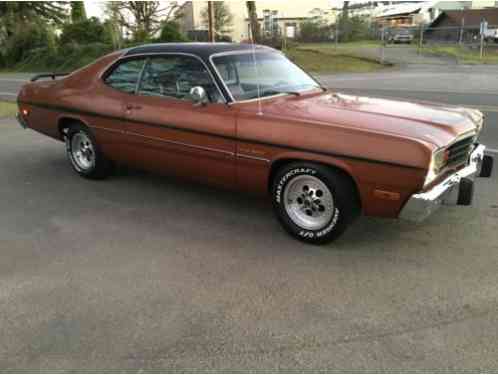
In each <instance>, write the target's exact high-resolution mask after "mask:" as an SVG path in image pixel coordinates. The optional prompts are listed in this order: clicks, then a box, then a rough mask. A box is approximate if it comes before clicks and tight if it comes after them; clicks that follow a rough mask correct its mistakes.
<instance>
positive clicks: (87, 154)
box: [71, 131, 96, 171]
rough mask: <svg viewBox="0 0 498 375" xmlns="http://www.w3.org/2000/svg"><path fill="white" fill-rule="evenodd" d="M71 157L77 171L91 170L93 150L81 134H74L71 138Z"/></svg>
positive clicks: (89, 142) (93, 158)
mask: <svg viewBox="0 0 498 375" xmlns="http://www.w3.org/2000/svg"><path fill="white" fill-rule="evenodd" d="M71 156H72V159H73V161H74V163H75V164H76V166H77V167H78V168H79V169H82V170H84V171H88V170H91V169H92V168H94V166H95V158H96V154H95V150H94V148H93V143H92V141H91V140H90V138H88V136H87V135H86V134H84V133H83V132H81V131H80V132H78V133H76V134H74V135H73V136H72V138H71Z"/></svg>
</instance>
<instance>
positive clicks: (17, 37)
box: [0, 1, 67, 66]
mask: <svg viewBox="0 0 498 375" xmlns="http://www.w3.org/2000/svg"><path fill="white" fill-rule="evenodd" d="M66 20H67V3H66V2H60V1H58V2H38V1H12V2H7V1H0V45H1V46H2V47H3V48H0V54H2V55H3V57H2V60H3V61H4V64H5V65H9V66H10V65H12V64H15V63H17V62H19V61H20V60H21V59H23V58H24V56H25V55H26V54H27V53H28V52H29V50H30V49H34V48H39V47H47V46H49V47H50V46H51V45H52V44H54V43H53V42H54V40H55V38H56V37H55V35H54V31H53V28H52V26H53V25H60V24H62V23H63V22H64V21H66Z"/></svg>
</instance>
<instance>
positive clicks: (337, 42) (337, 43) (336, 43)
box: [335, 15, 339, 49]
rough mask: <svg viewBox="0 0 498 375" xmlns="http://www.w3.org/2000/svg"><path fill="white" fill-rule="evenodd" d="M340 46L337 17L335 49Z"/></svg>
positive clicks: (336, 20)
mask: <svg viewBox="0 0 498 375" xmlns="http://www.w3.org/2000/svg"><path fill="white" fill-rule="evenodd" d="M338 46H339V17H338V16H337V15H336V17H335V49H337V47H338Z"/></svg>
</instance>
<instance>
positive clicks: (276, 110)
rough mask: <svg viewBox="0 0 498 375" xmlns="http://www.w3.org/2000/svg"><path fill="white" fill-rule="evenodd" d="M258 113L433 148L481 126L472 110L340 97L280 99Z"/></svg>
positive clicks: (336, 95)
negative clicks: (388, 137)
mask: <svg viewBox="0 0 498 375" xmlns="http://www.w3.org/2000/svg"><path fill="white" fill-rule="evenodd" d="M262 110H263V111H264V113H265V115H274V116H279V117H288V118H289V119H292V120H294V121H295V120H298V119H301V120H303V121H308V122H314V123H320V124H326V125H331V126H347V127H349V128H355V129H358V130H363V131H368V132H374V133H380V134H386V135H394V136H398V137H402V138H410V139H414V140H418V141H422V142H424V143H430V144H432V145H434V146H435V147H436V148H439V147H444V146H447V145H448V144H450V143H452V142H453V141H454V140H455V138H457V137H459V136H461V135H463V134H466V133H471V132H479V131H480V128H481V126H482V113H481V112H480V111H478V110H474V109H468V108H462V107H455V106H446V105H439V104H434V103H425V102H411V101H405V100H390V99H380V98H370V97H362V96H353V95H345V94H340V93H324V94H320V95H304V96H300V97H293V98H289V97H280V98H277V99H276V100H270V101H263V102H262Z"/></svg>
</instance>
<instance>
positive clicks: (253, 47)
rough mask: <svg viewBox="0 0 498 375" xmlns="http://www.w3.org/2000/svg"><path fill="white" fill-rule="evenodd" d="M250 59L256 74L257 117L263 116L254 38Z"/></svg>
mask: <svg viewBox="0 0 498 375" xmlns="http://www.w3.org/2000/svg"><path fill="white" fill-rule="evenodd" d="M252 59H253V62H254V73H255V74H256V82H257V87H258V115H259V116H262V115H263V106H262V103H261V82H260V81H259V70H258V62H257V60H256V45H255V44H254V38H253V40H252Z"/></svg>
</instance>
